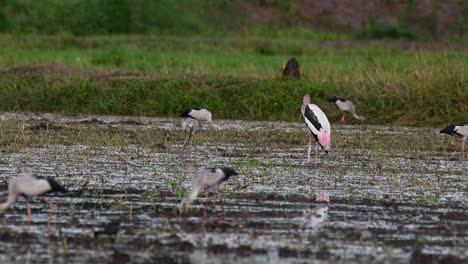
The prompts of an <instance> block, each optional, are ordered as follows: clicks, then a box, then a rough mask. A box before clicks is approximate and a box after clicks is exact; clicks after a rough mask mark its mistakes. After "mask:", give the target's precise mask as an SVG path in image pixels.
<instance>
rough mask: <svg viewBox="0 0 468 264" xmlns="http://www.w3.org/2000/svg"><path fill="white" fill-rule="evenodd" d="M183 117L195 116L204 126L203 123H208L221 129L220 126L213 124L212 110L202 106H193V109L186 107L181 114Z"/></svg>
mask: <svg viewBox="0 0 468 264" xmlns="http://www.w3.org/2000/svg"><path fill="white" fill-rule="evenodd" d="M180 116H181V117H185V118H193V119H195V120H197V121H198V122H200V125H201V126H202V125H203V123H208V124H209V125H210V126H211V127H213V128H215V129H220V126H218V125H215V124H213V120H212V118H211V117H212V114H211V112H210V111H208V110H206V109H201V108H193V109H186V110H184V111H183V112H182V114H181V115H180Z"/></svg>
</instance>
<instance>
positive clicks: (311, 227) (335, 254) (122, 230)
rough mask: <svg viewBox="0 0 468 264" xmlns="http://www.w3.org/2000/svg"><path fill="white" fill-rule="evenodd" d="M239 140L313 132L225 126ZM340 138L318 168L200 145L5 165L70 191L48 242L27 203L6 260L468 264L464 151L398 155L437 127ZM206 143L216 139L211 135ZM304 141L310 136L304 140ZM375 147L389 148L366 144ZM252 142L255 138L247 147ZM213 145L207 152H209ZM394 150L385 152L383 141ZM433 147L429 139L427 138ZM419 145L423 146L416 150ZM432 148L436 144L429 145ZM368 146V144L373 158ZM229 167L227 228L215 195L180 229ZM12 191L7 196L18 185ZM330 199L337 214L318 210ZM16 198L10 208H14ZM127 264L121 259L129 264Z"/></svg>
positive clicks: (57, 151) (64, 155) (0, 243)
mask: <svg viewBox="0 0 468 264" xmlns="http://www.w3.org/2000/svg"><path fill="white" fill-rule="evenodd" d="M0 117H1V119H2V120H24V123H25V126H28V125H29V124H30V123H31V122H34V121H37V120H41V121H44V120H46V121H47V122H53V124H56V125H66V124H75V123H81V124H87V125H95V126H109V125H110V126H119V127H124V128H125V129H129V130H132V129H136V128H138V129H156V128H160V129H166V130H171V131H174V133H180V132H177V131H176V130H177V129H176V123H177V120H175V119H166V118H130V117H109V116H61V115H53V114H11V113H7V114H3V115H1V116H0ZM217 124H219V125H220V126H221V127H222V130H220V131H219V133H224V132H226V131H230V130H248V131H257V130H262V131H271V133H272V134H274V133H276V132H277V131H285V132H287V133H289V132H291V133H292V132H293V131H297V130H301V129H303V128H304V125H303V124H301V123H299V122H298V123H286V122H247V121H230V120H229V121H228V120H220V121H218V122H217ZM332 129H333V138H335V135H336V139H340V140H341V142H345V143H339V142H336V145H338V146H341V147H336V148H333V151H332V152H331V153H330V154H328V155H325V154H321V155H320V159H319V164H318V167H317V168H316V169H314V168H310V169H308V168H307V167H306V166H305V161H306V159H307V155H306V146H305V145H304V146H297V145H295V146H291V147H269V146H263V147H262V149H261V150H260V151H253V150H254V149H256V148H257V146H252V145H249V143H248V142H244V143H239V144H235V145H233V144H227V143H225V142H214V141H211V142H210V141H204V142H202V143H200V142H197V141H195V146H194V152H193V157H192V159H191V161H190V162H186V161H183V160H181V159H180V157H179V155H178V154H177V152H174V151H171V149H180V147H181V146H180V145H174V146H167V147H166V149H167V150H165V149H153V148H148V147H147V146H143V145H136V144H132V145H125V146H105V145H94V146H88V145H79V144H69V145H49V146H47V147H41V148H23V149H20V150H18V151H15V152H5V153H2V154H1V156H0V175H1V180H2V181H3V182H4V183H6V182H7V181H8V180H9V179H11V178H13V177H15V176H17V175H28V174H33V175H39V176H55V177H56V178H57V179H58V180H59V181H60V182H61V183H63V184H64V185H65V186H66V187H67V188H68V189H69V190H70V192H68V193H61V194H50V195H49V197H50V200H52V201H53V202H54V203H56V204H57V206H58V209H57V210H56V212H55V213H54V215H53V233H52V234H51V235H48V234H47V217H48V209H47V206H46V205H44V204H42V203H41V202H39V201H38V200H33V202H32V204H31V206H32V210H33V217H32V226H31V230H30V231H29V232H28V229H27V226H26V221H27V219H26V212H25V204H24V199H23V198H19V200H18V202H17V203H16V204H15V205H14V206H13V207H12V208H11V209H9V210H7V211H6V212H5V214H3V215H1V216H0V238H1V240H0V262H1V263H9V262H12V263H45V262H49V263H106V262H115V263H126V262H131V263H147V262H150V263H151V262H154V263H233V262H235V263H297V262H298V261H299V262H305V263H336V262H342V263H345V262H346V263H349V262H355V263H362V262H391V263H408V262H409V261H410V260H413V261H415V262H416V263H418V261H419V263H425V262H427V261H428V260H434V261H449V262H454V263H457V262H460V263H462V262H463V261H466V259H467V257H468V250H467V247H468V244H467V238H468V210H467V209H468V206H467V204H468V203H467V202H468V198H467V193H466V191H467V182H468V181H467V179H468V161H466V160H465V161H460V160H459V159H457V158H451V157H452V156H455V157H458V156H457V153H456V150H455V149H454V150H453V151H450V153H447V152H443V151H435V150H434V149H424V148H423V147H422V149H418V150H414V151H399V148H397V147H396V148H395V149H392V147H391V146H388V144H396V143H394V142H395V141H394V139H395V138H399V137H413V138H414V139H418V138H419V137H424V139H425V137H426V136H427V135H430V136H429V137H430V138H432V140H447V139H446V138H444V137H442V136H440V135H436V134H435V133H434V131H436V130H435V129H428V128H405V127H380V126H338V125H333V126H332ZM202 133H203V132H202ZM303 137H304V142H306V141H305V139H306V138H307V137H308V136H307V133H306V131H305V130H304V134H303ZM363 138H372V139H373V140H374V138H375V140H376V142H379V143H378V144H374V143H373V144H371V145H372V147H366V146H364V145H360V144H358V143H356V141H359V140H362V139H363ZM240 141H242V139H240ZM207 142H208V143H207ZM380 142H381V143H380ZM425 142H426V141H425ZM415 144H419V143H415ZM425 144H429V143H427V142H426V143H425ZM360 146H363V147H360ZM214 165H225V166H231V167H234V168H236V169H237V170H238V171H239V172H240V173H241V175H240V176H237V177H235V178H232V180H230V181H228V182H226V183H225V184H223V185H222V186H221V188H220V191H221V193H222V194H223V203H224V210H225V212H226V217H225V219H224V221H223V219H222V217H221V216H220V215H221V212H222V210H221V206H220V204H219V202H218V200H217V198H216V195H215V193H214V192H210V201H209V203H208V205H207V211H208V217H207V219H203V217H202V215H203V210H204V207H205V206H204V197H203V196H202V195H200V196H199V198H198V199H197V200H196V201H195V202H194V204H193V205H192V206H191V207H190V210H189V213H188V217H187V218H179V217H177V214H176V206H177V204H178V203H179V202H180V200H181V198H182V195H183V193H184V191H185V189H186V188H189V187H190V185H189V182H190V177H191V176H192V174H193V173H194V172H195V171H196V170H197V169H199V168H200V167H203V166H214ZM2 190H6V185H5V186H4V187H3V189H2ZM323 193H328V194H329V195H330V203H328V204H327V203H323V202H321V203H320V202H316V197H317V196H319V195H320V194H323ZM6 195H7V193H6V191H4V192H2V193H1V198H2V199H5V198H6ZM119 261H120V262H119Z"/></svg>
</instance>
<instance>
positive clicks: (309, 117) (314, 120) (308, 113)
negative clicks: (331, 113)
mask: <svg viewBox="0 0 468 264" xmlns="http://www.w3.org/2000/svg"><path fill="white" fill-rule="evenodd" d="M304 116H305V118H307V120H309V122H310V123H312V125H313V126H314V127H315V129H317V131H320V129H321V128H322V125H321V124H320V122H319V121H318V118H317V116H316V115H315V114H314V111H312V109H310V107H309V106H306V109H305V113H304Z"/></svg>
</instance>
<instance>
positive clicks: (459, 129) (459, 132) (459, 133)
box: [440, 123, 468, 159]
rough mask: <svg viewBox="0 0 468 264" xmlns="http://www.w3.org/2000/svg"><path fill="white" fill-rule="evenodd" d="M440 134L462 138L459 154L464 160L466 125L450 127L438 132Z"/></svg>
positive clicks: (466, 135) (460, 124)
mask: <svg viewBox="0 0 468 264" xmlns="http://www.w3.org/2000/svg"><path fill="white" fill-rule="evenodd" d="M440 133H442V134H449V135H451V136H454V137H459V138H462V145H461V154H462V159H465V141H466V138H467V137H468V123H459V124H455V125H450V126H448V127H446V128H444V129H442V130H440Z"/></svg>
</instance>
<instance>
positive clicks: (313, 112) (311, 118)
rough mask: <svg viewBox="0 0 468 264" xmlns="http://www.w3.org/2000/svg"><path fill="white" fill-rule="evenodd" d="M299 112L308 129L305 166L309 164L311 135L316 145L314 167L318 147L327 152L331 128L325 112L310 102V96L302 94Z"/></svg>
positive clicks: (329, 145) (329, 144)
mask: <svg viewBox="0 0 468 264" xmlns="http://www.w3.org/2000/svg"><path fill="white" fill-rule="evenodd" d="M301 114H302V116H303V117H304V121H305V123H306V125H307V127H308V128H309V131H310V137H309V138H310V140H309V150H308V152H307V166H308V167H309V166H310V152H311V150H312V136H313V137H314V138H315V141H316V142H317V144H318V146H317V148H316V153H315V167H317V159H318V148H319V146H320V148H321V149H322V150H323V151H325V152H326V153H328V150H330V147H331V130H330V122H328V119H327V116H326V115H325V113H324V112H323V111H322V110H321V109H320V108H319V107H318V106H317V105H315V104H311V103H310V96H309V95H304V98H303V104H302V107H301Z"/></svg>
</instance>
